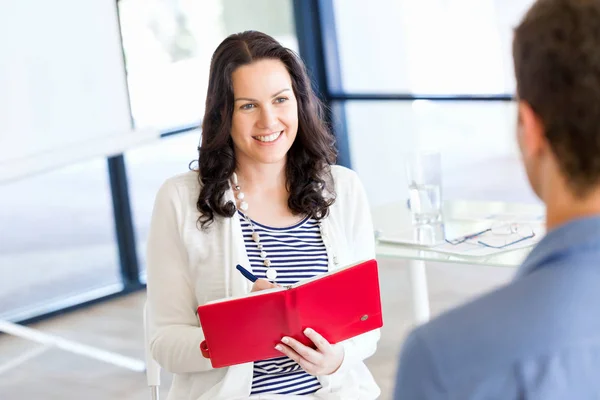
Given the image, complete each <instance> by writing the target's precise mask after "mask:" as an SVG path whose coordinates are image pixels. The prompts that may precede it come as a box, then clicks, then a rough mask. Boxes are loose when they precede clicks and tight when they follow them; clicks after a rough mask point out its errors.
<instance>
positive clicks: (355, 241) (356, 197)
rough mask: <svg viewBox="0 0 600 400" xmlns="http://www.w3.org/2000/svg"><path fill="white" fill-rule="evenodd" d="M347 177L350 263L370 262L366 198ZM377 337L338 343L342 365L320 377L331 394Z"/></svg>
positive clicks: (371, 248) (372, 239) (376, 334)
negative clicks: (333, 371)
mask: <svg viewBox="0 0 600 400" xmlns="http://www.w3.org/2000/svg"><path fill="white" fill-rule="evenodd" d="M348 174H349V175H350V176H349V177H348V182H344V183H345V184H346V185H348V186H347V187H345V188H344V192H345V193H344V194H345V196H348V197H345V198H344V199H343V201H344V202H346V203H347V204H348V205H349V207H348V208H347V210H345V211H344V218H347V221H348V225H347V226H348V229H347V230H346V235H347V236H348V243H349V245H350V246H349V247H350V248H351V249H352V251H353V254H352V258H351V259H352V260H354V261H356V262H358V261H363V260H370V259H374V258H375V236H374V232H373V222H372V220H371V210H370V208H369V203H368V200H367V195H366V193H365V190H364V188H363V185H362V183H361V182H360V179H359V178H358V175H357V174H356V173H355V172H353V171H348ZM340 194H341V193H340ZM380 336H381V333H380V329H375V330H372V331H370V332H367V333H363V334H362V335H359V336H356V337H354V338H351V339H348V340H344V341H343V342H340V343H341V344H342V345H343V346H344V360H343V361H342V365H341V366H340V368H339V369H338V370H337V371H336V372H335V373H333V374H331V375H329V376H327V377H323V379H322V382H323V383H325V384H327V385H328V386H329V387H330V388H331V389H332V390H335V389H336V388H338V386H340V385H341V384H342V382H343V377H344V375H345V374H346V373H347V372H348V371H349V370H351V369H353V368H354V367H355V366H356V365H357V364H358V363H361V362H362V361H363V360H365V359H367V358H369V357H370V356H372V355H373V354H374V353H375V350H377V342H378V341H379V338H380ZM320 380H321V379H320Z"/></svg>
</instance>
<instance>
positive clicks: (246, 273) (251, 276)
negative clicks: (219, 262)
mask: <svg viewBox="0 0 600 400" xmlns="http://www.w3.org/2000/svg"><path fill="white" fill-rule="evenodd" d="M235 268H236V269H237V270H238V271H240V272H241V273H242V275H244V276H245V277H246V279H248V280H249V281H250V282H252V283H254V282H256V280H257V279H258V278H257V277H256V275H254V274H253V273H252V272H250V271H248V270H247V269H246V268H244V267H242V266H241V265H240V264H238V265H236V267H235Z"/></svg>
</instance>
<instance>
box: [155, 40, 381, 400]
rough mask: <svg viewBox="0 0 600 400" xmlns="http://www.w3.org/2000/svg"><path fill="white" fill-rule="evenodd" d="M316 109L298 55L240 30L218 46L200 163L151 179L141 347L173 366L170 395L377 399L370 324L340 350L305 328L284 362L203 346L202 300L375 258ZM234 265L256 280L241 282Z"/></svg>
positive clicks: (366, 218) (357, 198) (349, 177)
mask: <svg viewBox="0 0 600 400" xmlns="http://www.w3.org/2000/svg"><path fill="white" fill-rule="evenodd" d="M321 114H322V113H321V106H320V104H319V102H318V99H317V97H316V96H315V94H314V92H313V91H312V89H311V85H310V81H309V79H308V76H307V73H306V70H305V67H304V65H303V64H302V62H301V60H300V59H299V57H298V56H297V55H296V54H295V53H293V52H292V51H290V50H289V49H286V48H284V47H282V46H281V45H280V44H279V43H278V42H277V41H275V40H274V39H273V38H271V37H269V36H267V35H265V34H262V33H259V32H253V31H250V32H243V33H240V34H235V35H231V36H229V37H228V38H227V39H225V40H224V41H223V42H222V43H221V44H220V45H219V47H218V48H217V50H216V51H215V53H214V55H213V58H212V62H211V67H210V77H209V86H208V94H207V100H206V111H205V115H204V119H203V124H202V143H201V146H200V148H199V166H198V170H197V171H190V172H188V173H185V174H182V175H179V176H175V177H173V178H171V179H169V180H167V181H166V182H165V183H164V184H163V186H162V187H161V188H160V190H159V192H158V194H157V198H156V203H155V207H154V212H153V216H152V224H151V229H150V235H149V239H148V255H147V264H148V266H147V268H148V302H149V310H150V320H151V321H153V325H154V328H153V331H152V334H151V339H150V346H151V349H152V355H153V357H154V358H155V359H156V361H158V363H159V364H160V365H161V366H162V367H163V368H165V369H167V370H169V371H171V372H173V373H174V374H175V376H174V380H173V384H172V387H171V391H170V393H169V399H194V400H196V399H202V400H204V399H210V400H217V399H236V398H248V396H251V398H267V397H268V398H269V399H270V398H276V397H273V396H272V395H273V394H288V395H289V394H295V395H312V396H315V397H318V398H335V399H344V400H348V399H374V398H376V397H377V396H378V395H379V388H378V387H377V385H376V384H375V381H374V380H373V377H372V376H371V374H370V373H369V371H368V369H367V368H366V366H365V365H364V363H363V360H364V359H365V358H367V357H369V356H371V355H372V354H373V353H374V352H375V349H376V344H377V341H378V339H379V331H373V332H369V333H367V334H364V335H360V336H358V337H355V338H353V339H349V340H347V341H344V342H341V343H338V344H335V345H332V344H329V343H328V342H327V341H326V340H325V339H324V338H323V337H321V336H320V335H319V334H318V332H314V331H312V332H305V334H306V336H307V337H308V338H310V339H311V340H312V341H313V342H314V343H315V344H316V345H317V349H316V350H313V349H312V348H310V347H306V346H304V345H302V344H300V343H299V342H296V341H294V340H293V339H291V340H287V343H283V342H282V343H280V344H279V345H278V346H277V347H278V349H279V350H280V351H281V352H282V354H281V357H279V358H276V359H271V360H263V361H258V362H255V363H247V364H242V365H236V366H232V367H228V368H220V369H214V368H212V367H211V364H210V361H209V360H207V359H205V358H203V357H202V354H201V353H200V351H199V345H200V343H201V342H202V340H203V339H204V336H203V332H202V328H201V327H199V322H198V317H197V315H196V313H195V311H196V308H197V306H198V305H200V304H205V303H206V302H208V301H211V300H215V299H220V298H226V297H231V296H241V295H244V294H247V293H248V292H250V291H255V290H262V289H266V288H269V287H272V286H274V285H277V284H291V283H295V282H296V281H298V280H299V279H304V278H308V277H311V276H314V275H317V274H322V273H325V272H327V271H329V270H333V269H336V268H339V267H343V266H345V265H348V264H351V263H353V262H356V261H360V260H365V259H371V258H374V256H375V255H374V243H373V228H372V224H371V218H370V214H369V208H368V205H367V201H366V196H365V193H364V191H363V188H362V185H361V183H360V181H359V180H358V178H357V176H356V174H355V173H353V172H352V171H350V170H348V169H345V168H342V167H338V166H331V165H332V164H333V162H334V161H335V151H334V138H333V136H332V135H331V133H330V132H329V131H328V129H327V128H326V127H325V125H324V124H323V122H322V115H321ZM237 264H240V265H242V266H244V267H246V268H251V269H252V271H253V273H254V274H255V275H257V276H258V277H259V278H262V279H259V280H258V281H256V282H255V283H254V284H253V285H252V284H250V282H249V281H247V280H246V279H245V278H244V277H243V276H242V275H241V274H240V273H238V272H237V271H236V270H235V266H236V265H237ZM242 334H243V330H241V329H240V335H242ZM282 340H283V341H284V342H285V341H286V340H285V339H282ZM264 395H268V396H267V397H265V396H264Z"/></svg>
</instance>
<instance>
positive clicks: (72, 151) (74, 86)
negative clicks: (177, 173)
mask: <svg viewBox="0 0 600 400" xmlns="http://www.w3.org/2000/svg"><path fill="white" fill-rule="evenodd" d="M0 54H1V57H2V62H1V63H0V181H2V180H7V179H12V178H16V177H19V176H23V175H26V174H28V173H33V172H36V171H40V170H45V169H48V168H52V167H55V166H59V165H65V164H68V163H70V162H72V161H76V160H80V159H81V158H82V157H91V156H93V155H103V153H118V152H119V151H120V150H121V148H120V147H121V146H119V143H120V141H121V140H124V141H125V142H127V145H128V146H129V145H130V144H131V138H128V137H126V136H127V135H133V133H131V132H130V131H131V122H130V114H129V104H128V98H127V84H126V78H125V71H124V66H123V56H122V47H121V41H120V37H119V30H118V18H117V11H116V2H115V1H106V0H85V1H81V0H52V1H46V0H19V1H2V2H1V3H0Z"/></svg>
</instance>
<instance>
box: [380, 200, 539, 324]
mask: <svg viewBox="0 0 600 400" xmlns="http://www.w3.org/2000/svg"><path fill="white" fill-rule="evenodd" d="M443 215H444V218H443V220H444V225H443V226H444V231H445V234H446V237H448V238H452V237H458V236H461V235H467V234H470V233H474V232H478V231H479V230H482V229H485V228H487V227H489V226H490V225H491V224H493V223H495V222H498V221H502V222H507V223H508V222H519V223H527V222H530V223H537V224H543V222H544V217H545V208H544V207H543V206H542V205H539V204H514V203H503V202H471V201H447V202H445V203H444V206H443ZM372 217H373V226H374V229H375V234H376V237H379V238H381V240H377V243H376V255H377V257H378V258H382V257H385V258H394V259H404V260H408V261H409V275H410V285H411V289H412V302H413V312H414V315H415V320H416V322H417V323H419V324H420V323H424V322H426V321H428V320H429V316H430V311H429V295H428V288H427V279H426V273H425V262H427V261H435V262H443V263H455V264H471V265H482V266H494V267H512V268H516V267H518V266H519V265H521V263H522V261H523V260H524V259H525V257H527V255H528V254H529V252H530V251H531V249H532V248H533V247H527V248H521V249H516V250H512V251H503V252H500V253H497V254H493V255H489V256H483V257H475V256H463V255H455V254H445V253H440V252H436V251H432V250H428V249H427V247H425V246H422V245H418V244H417V243H412V244H396V243H390V242H388V241H387V240H388V239H389V238H401V239H404V238H411V237H412V236H411V235H413V234H414V231H415V229H416V228H413V226H412V220H411V213H410V210H409V209H408V207H407V205H406V203H403V202H397V203H392V204H387V205H384V206H379V207H375V208H373V210H372ZM411 232H412V233H411Z"/></svg>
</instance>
